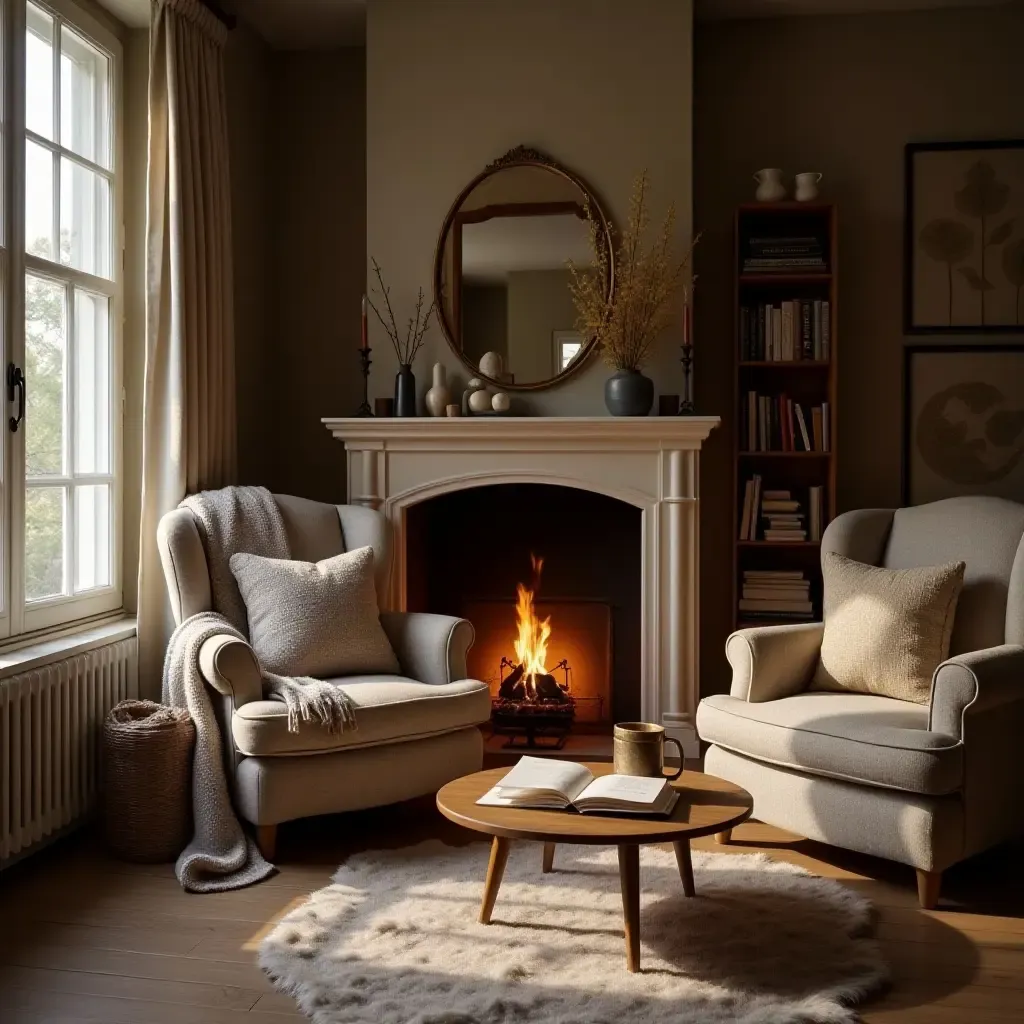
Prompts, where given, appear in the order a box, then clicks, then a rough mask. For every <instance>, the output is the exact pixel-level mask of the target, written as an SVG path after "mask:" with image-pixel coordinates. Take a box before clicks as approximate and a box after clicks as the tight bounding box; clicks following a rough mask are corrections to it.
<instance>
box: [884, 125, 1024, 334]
mask: <svg viewBox="0 0 1024 1024" xmlns="http://www.w3.org/2000/svg"><path fill="white" fill-rule="evenodd" d="M904 161H905V162H904V187H905V202H904V242H903V264H904V289H903V291H904V299H903V320H904V324H903V326H904V332H905V333H906V334H1013V333H1017V334H1024V139H1001V140H989V141H980V142H912V143H908V144H907V146H906V147H905V150H904Z"/></svg>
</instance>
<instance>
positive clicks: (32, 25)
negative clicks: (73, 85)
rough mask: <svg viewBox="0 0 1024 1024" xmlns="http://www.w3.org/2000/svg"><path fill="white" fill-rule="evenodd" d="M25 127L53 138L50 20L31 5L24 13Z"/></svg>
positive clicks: (51, 29)
mask: <svg viewBox="0 0 1024 1024" xmlns="http://www.w3.org/2000/svg"><path fill="white" fill-rule="evenodd" d="M25 22H26V28H27V34H26V46H25V124H26V125H27V126H28V129H29V131H33V132H35V133H36V134H37V135H42V136H44V137H45V138H47V139H52V138H53V18H51V17H50V15H49V14H47V13H46V12H45V11H43V10H40V9H39V8H38V7H36V6H35V4H29V5H28V8H27V10H26V12H25Z"/></svg>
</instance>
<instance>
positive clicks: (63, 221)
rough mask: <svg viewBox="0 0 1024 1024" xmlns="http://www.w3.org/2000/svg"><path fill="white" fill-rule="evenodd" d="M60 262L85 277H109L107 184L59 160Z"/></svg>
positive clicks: (64, 159)
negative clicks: (86, 275) (83, 272)
mask: <svg viewBox="0 0 1024 1024" xmlns="http://www.w3.org/2000/svg"><path fill="white" fill-rule="evenodd" d="M60 261H61V263H64V264H67V265H68V266H71V267H74V268H75V269H76V270H84V271H85V272H86V273H87V274H95V275H96V276H97V277H107V278H109V277H110V276H111V274H110V184H109V183H108V181H107V179H106V178H104V177H103V176H102V175H99V174H97V173H96V172H95V171H90V170H89V169H88V168H86V167H83V166H82V165H81V164H77V163H75V162H74V161H73V160H69V159H68V158H67V157H61V161H60Z"/></svg>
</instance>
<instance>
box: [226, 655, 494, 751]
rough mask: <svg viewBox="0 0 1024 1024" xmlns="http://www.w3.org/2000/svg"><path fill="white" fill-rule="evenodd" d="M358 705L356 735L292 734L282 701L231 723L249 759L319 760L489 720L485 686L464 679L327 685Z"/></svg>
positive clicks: (264, 703)
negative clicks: (434, 682) (315, 757)
mask: <svg viewBox="0 0 1024 1024" xmlns="http://www.w3.org/2000/svg"><path fill="white" fill-rule="evenodd" d="M328 682H330V683H334V684H335V685H336V686H338V687H339V688H341V689H342V690H344V691H345V692H346V693H347V694H348V695H349V696H350V697H351V698H352V700H353V701H354V703H355V704H356V725H357V728H355V729H348V730H345V731H344V732H338V733H330V732H328V731H327V730H326V729H325V728H323V727H322V726H321V725H319V724H318V723H315V722H302V723H300V725H299V731H298V732H294V733H292V732H289V731H288V712H287V709H286V708H285V705H284V704H283V703H281V702H280V701H274V700H257V701H252V702H251V703H249V704H243V705H242V706H241V707H240V708H238V709H237V710H236V711H235V713H234V714H233V715H232V717H231V734H232V736H233V737H234V740H235V745H236V746H237V747H238V749H239V750H240V751H241V752H242V753H243V754H247V755H249V756H251V757H280V756H296V755H303V754H321V753H324V752H326V751H335V750H343V749H344V750H348V749H356V748H358V747H370V746H377V745H379V744H383V743H399V742H404V741H406V740H414V739H420V738H422V737H426V736H435V735H438V734H439V733H445V732H451V731H453V730H455V729H463V728H465V727H467V726H472V725H479V724H480V723H481V722H485V721H486V720H487V719H488V718H489V717H490V714H491V694H490V690H489V689H488V687H487V684H486V683H482V682H480V681H478V680H476V679H461V680H459V681H457V682H454V683H445V684H443V685H440V686H437V685H432V684H430V683H419V682H417V681H416V680H415V679H409V678H407V677H405V676H398V675H364V676H347V677H344V678H340V679H329V680H328Z"/></svg>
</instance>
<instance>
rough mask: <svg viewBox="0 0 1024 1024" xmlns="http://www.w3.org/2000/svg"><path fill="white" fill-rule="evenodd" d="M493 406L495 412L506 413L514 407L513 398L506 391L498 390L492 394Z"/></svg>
mask: <svg viewBox="0 0 1024 1024" xmlns="http://www.w3.org/2000/svg"><path fill="white" fill-rule="evenodd" d="M491 408H492V409H493V410H494V411H495V412H500V413H506V412H508V411H509V409H511V408H512V399H511V398H509V397H508V395H506V394H505V392H504V391H498V392H496V393H495V394H493V395H492V396H491Z"/></svg>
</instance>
